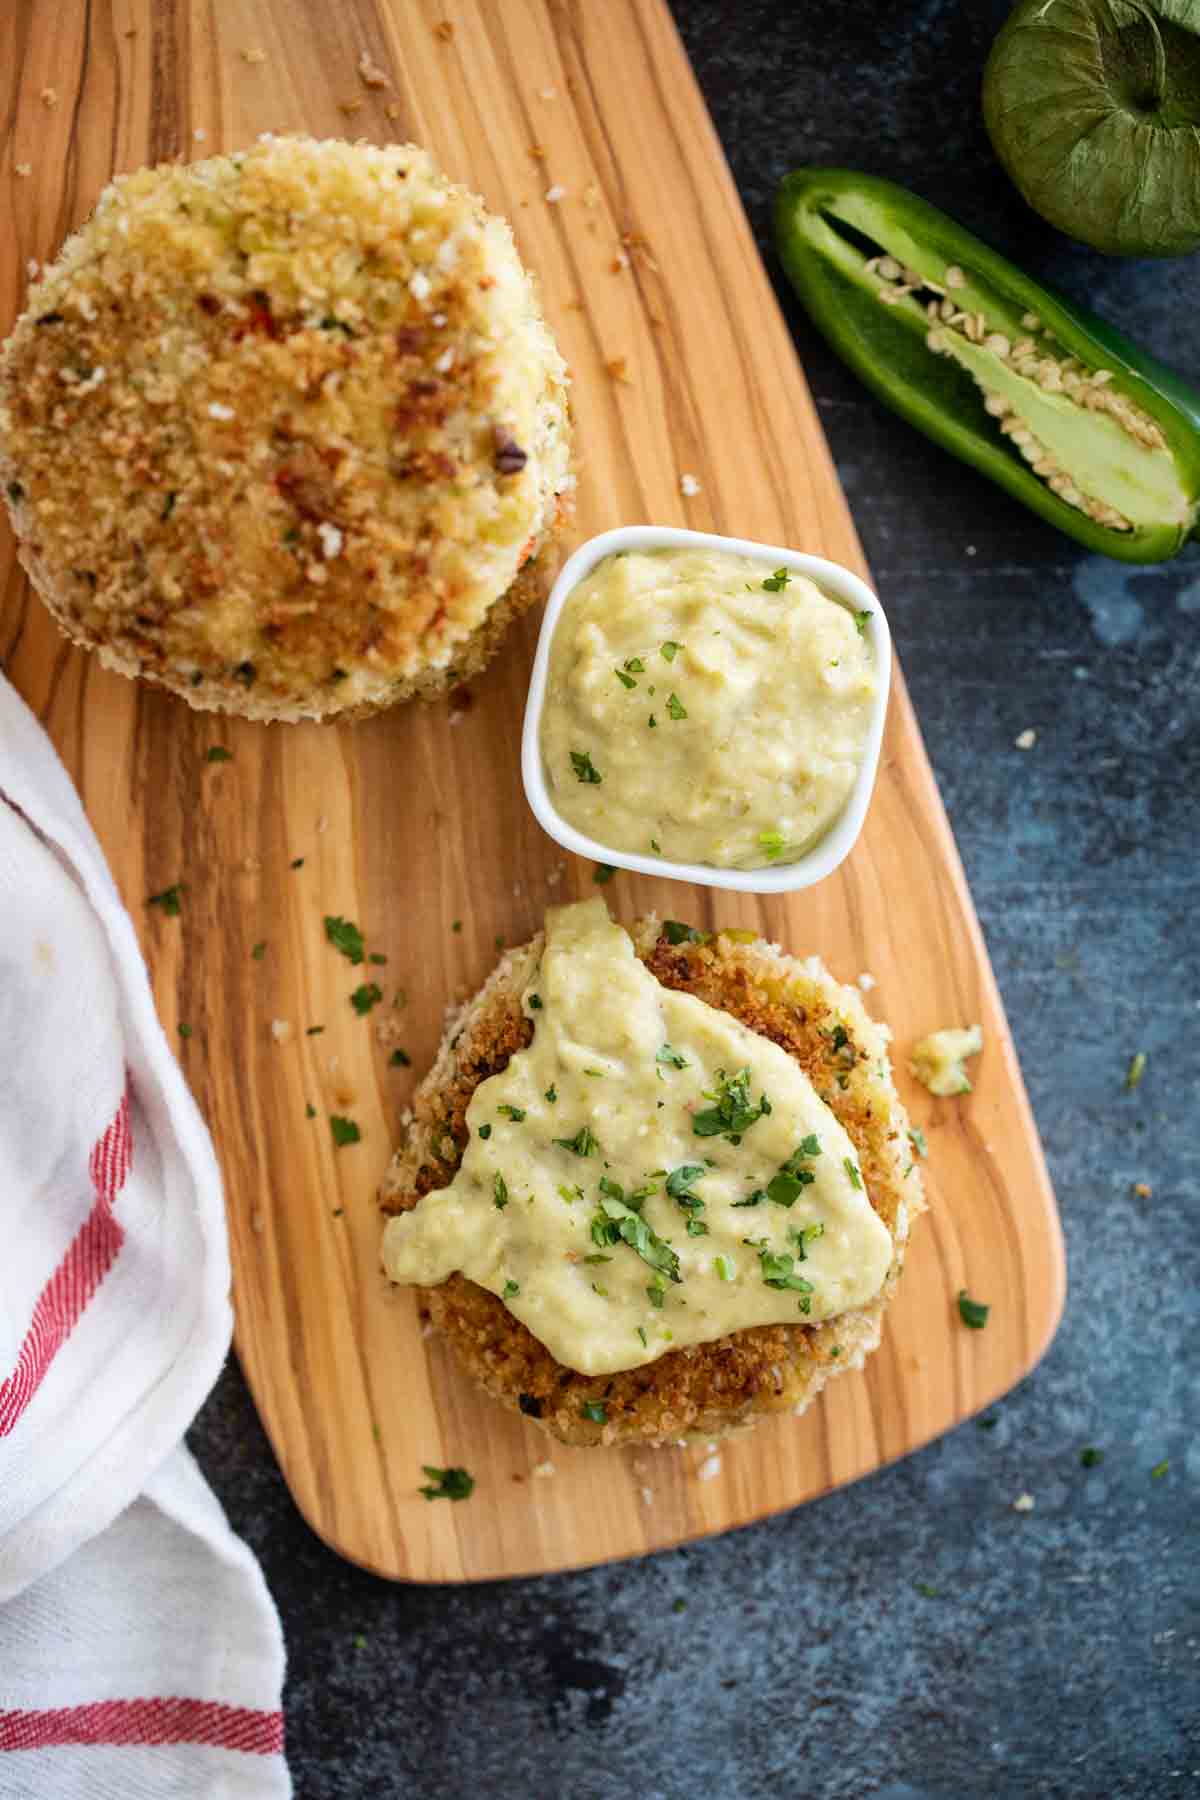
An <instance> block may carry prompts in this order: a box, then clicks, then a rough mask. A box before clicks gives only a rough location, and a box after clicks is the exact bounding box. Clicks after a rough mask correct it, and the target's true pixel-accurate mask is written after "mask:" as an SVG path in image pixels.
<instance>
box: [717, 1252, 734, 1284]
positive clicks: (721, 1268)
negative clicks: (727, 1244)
mask: <svg viewBox="0 0 1200 1800" xmlns="http://www.w3.org/2000/svg"><path fill="white" fill-rule="evenodd" d="M713 1262H714V1264H715V1266H716V1271H717V1274H718V1275H719V1276H720V1278H721V1280H722V1281H732V1280H733V1264H732V1263H731V1262H730V1260H729V1258H728V1257H727V1256H715V1257H714V1258H713Z"/></svg>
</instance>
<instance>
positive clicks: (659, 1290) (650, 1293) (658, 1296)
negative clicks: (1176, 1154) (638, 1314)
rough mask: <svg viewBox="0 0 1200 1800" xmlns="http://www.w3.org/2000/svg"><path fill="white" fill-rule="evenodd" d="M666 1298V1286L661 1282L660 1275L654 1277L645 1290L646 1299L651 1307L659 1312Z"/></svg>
mask: <svg viewBox="0 0 1200 1800" xmlns="http://www.w3.org/2000/svg"><path fill="white" fill-rule="evenodd" d="M666 1297H667V1284H666V1282H665V1281H664V1280H663V1278H662V1276H661V1275H659V1276H656V1277H655V1279H654V1280H653V1281H652V1282H651V1283H650V1286H649V1287H648V1288H647V1289H646V1298H647V1300H648V1301H649V1302H650V1304H651V1306H653V1307H654V1308H655V1309H656V1310H657V1311H660V1312H661V1310H662V1305H663V1302H664V1300H665V1299H666Z"/></svg>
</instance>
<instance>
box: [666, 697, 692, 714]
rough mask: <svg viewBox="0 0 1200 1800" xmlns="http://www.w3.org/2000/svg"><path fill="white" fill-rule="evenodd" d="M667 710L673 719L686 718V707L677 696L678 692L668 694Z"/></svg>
mask: <svg viewBox="0 0 1200 1800" xmlns="http://www.w3.org/2000/svg"><path fill="white" fill-rule="evenodd" d="M667 711H668V712H669V713H670V715H671V717H672V718H673V719H686V718H687V707H686V706H685V705H684V704H683V701H682V700H681V699H680V698H679V695H678V694H668V696H667Z"/></svg>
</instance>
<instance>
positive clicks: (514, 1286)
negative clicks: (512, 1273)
mask: <svg viewBox="0 0 1200 1800" xmlns="http://www.w3.org/2000/svg"><path fill="white" fill-rule="evenodd" d="M520 1291H521V1285H520V1283H519V1282H517V1281H506V1282H505V1284H504V1298H505V1299H506V1300H511V1299H512V1298H513V1297H514V1295H516V1294H519V1293H520Z"/></svg>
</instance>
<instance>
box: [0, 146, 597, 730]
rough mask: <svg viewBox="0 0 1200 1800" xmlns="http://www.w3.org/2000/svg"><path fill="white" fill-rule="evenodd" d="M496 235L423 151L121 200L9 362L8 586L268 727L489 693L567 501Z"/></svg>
mask: <svg viewBox="0 0 1200 1800" xmlns="http://www.w3.org/2000/svg"><path fill="white" fill-rule="evenodd" d="M566 381H567V375H566V368H565V365H564V363H563V360H562V358H561V356H560V355H559V353H558V350H557V348H556V346H555V343H554V340H553V338H552V336H551V334H550V331H549V329H548V328H547V326H546V324H545V321H544V320H543V318H542V316H541V312H540V310H539V306H538V301H537V296H536V293H535V290H534V286H533V283H532V281H531V279H530V277H529V275H528V274H527V273H526V271H525V270H524V268H523V267H522V265H521V262H520V260H519V258H518V255H517V251H516V246H515V244H514V242H513V237H512V233H511V231H510V229H509V227H508V225H507V224H506V223H505V222H504V221H503V220H502V219H499V218H496V217H494V216H492V215H490V214H489V213H487V212H486V211H485V209H484V207H483V205H482V203H481V202H480V201H479V200H478V199H477V198H476V197H475V196H474V195H473V194H471V193H469V192H468V191H467V190H466V189H465V188H462V187H459V186H457V185H455V184H454V183H452V182H450V181H448V180H447V179H446V178H445V177H444V176H443V175H441V174H440V173H439V172H438V170H437V169H436V168H435V166H434V164H433V162H432V160H431V159H430V157H429V156H428V154H427V153H426V152H425V151H424V150H421V149H418V148H416V147H415V146H413V145H402V146H390V147H388V148H386V149H380V148H377V147H374V146H371V145H367V144H349V143H342V142H337V141H331V142H326V143H317V142H315V141H313V140H311V139H297V138H270V137H268V138H264V139H262V140H260V141H259V142H258V143H257V144H255V145H254V147H253V148H252V149H250V150H247V151H245V152H244V153H238V154H235V155H229V156H216V157H211V158H209V159H208V160H206V161H203V162H198V163H193V164H191V165H190V166H189V167H180V166H176V165H170V164H168V165H164V166H162V167H160V168H156V169H143V170H140V171H139V172H138V173H137V174H134V175H129V176H123V177H121V178H119V179H118V180H116V181H114V182H113V183H112V185H111V186H110V187H109V188H107V189H106V190H105V192H104V193H103V194H102V195H101V198H100V201H99V203H98V205H97V207H96V210H95V212H94V214H93V215H92V217H91V218H90V219H89V220H88V222H87V223H86V224H85V225H84V226H83V227H82V229H81V230H80V231H79V232H77V233H76V235H75V236H74V237H72V238H71V239H69V240H68V242H67V243H66V244H65V245H64V247H63V249H62V252H61V254H60V255H59V257H58V259H57V261H56V262H55V263H53V264H52V265H51V266H50V267H48V268H47V269H46V271H45V273H44V274H43V276H42V278H41V279H40V280H39V281H37V282H36V283H35V284H34V286H33V287H32V288H31V290H30V294H29V301H28V306H27V309H26V311H25V313H24V314H23V315H22V317H21V318H20V319H19V320H18V322H17V325H16V327H15V329H14V331H13V334H12V336H11V338H10V339H9V341H8V343H7V345H6V346H5V349H4V352H3V356H2V358H0V476H2V478H3V482H4V486H5V489H6V492H7V496H8V500H9V504H10V508H11V511H12V514H13V520H14V524H15V527H16V531H17V536H18V539H19V542H20V554H21V560H22V562H23V563H24V565H25V568H26V569H27V570H28V572H29V575H30V577H31V579H32V581H33V583H34V585H35V587H36V588H37V589H38V591H39V593H40V594H41V595H42V597H43V598H44V600H45V601H46V603H47V605H48V606H49V608H50V610H51V612H52V613H53V614H54V616H55V618H56V619H57V620H58V622H59V623H60V625H61V626H62V627H63V629H64V630H65V631H66V633H67V634H68V636H70V637H71V638H73V639H74V640H75V641H76V642H78V643H81V644H84V645H86V646H88V647H89V648H92V649H95V650H96V651H97V652H98V654H99V656H100V658H101V660H102V661H103V662H104V663H106V664H107V665H108V667H110V668H113V669H116V670H119V671H120V672H121V673H123V674H127V675H142V676H144V677H146V678H147V679H148V680H151V681H154V682H157V683H158V684H160V685H162V686H164V687H168V688H171V689H173V690H174V691H175V692H176V693H179V694H182V695H183V696H184V698H185V699H187V700H188V701H189V702H190V703H191V704H192V705H193V706H197V707H202V708H208V709H214V710H219V711H225V712H236V713H243V714H247V715H249V716H250V717H253V718H260V719H321V718H329V717H332V716H334V715H337V714H341V715H347V714H355V713H360V714H361V713H367V712H372V711H375V710H378V709H380V708H382V707H386V706H390V705H392V704H394V703H395V702H397V701H399V700H405V699H408V698H411V697H413V696H415V695H422V696H426V697H431V696H436V695H437V694H440V693H442V692H443V691H445V690H446V689H447V688H449V687H450V686H452V685H453V684H454V683H456V682H458V681H460V680H462V679H463V678H464V676H466V675H469V674H471V673H473V672H475V671H476V670H478V669H479V668H481V667H482V666H483V664H484V663H485V662H486V661H487V659H488V657H489V656H490V655H491V653H492V652H493V650H494V649H495V647H496V645H497V644H498V642H499V639H500V637H501V635H502V633H503V630H504V627H505V625H506V624H507V622H508V621H509V619H510V618H511V617H513V616H514V615H515V614H516V613H517V612H518V611H519V610H520V609H521V608H522V607H523V606H524V605H526V604H528V603H529V601H530V600H532V599H533V598H535V597H536V593H537V584H536V582H535V581H534V579H533V578H532V574H531V571H530V569H529V564H530V562H531V560H532V558H533V557H534V556H536V554H537V552H538V550H539V549H540V547H541V546H542V545H543V544H544V543H545V541H546V540H547V538H548V537H549V535H550V534H551V533H552V532H553V530H554V527H555V525H556V523H557V521H558V519H559V517H560V515H561V513H562V510H563V508H564V505H565V497H566V495H567V493H568V490H569V489H570V487H571V485H572V478H571V474H570V431H569V418H568V409H567V398H566Z"/></svg>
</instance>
